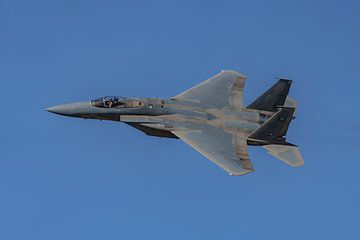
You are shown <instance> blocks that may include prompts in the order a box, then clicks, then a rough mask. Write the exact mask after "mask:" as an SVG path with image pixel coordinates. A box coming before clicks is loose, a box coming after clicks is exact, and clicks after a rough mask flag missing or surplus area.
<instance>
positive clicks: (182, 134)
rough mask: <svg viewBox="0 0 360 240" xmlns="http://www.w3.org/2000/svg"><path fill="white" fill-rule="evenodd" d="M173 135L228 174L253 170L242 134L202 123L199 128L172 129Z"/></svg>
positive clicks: (237, 174) (239, 173)
mask: <svg viewBox="0 0 360 240" xmlns="http://www.w3.org/2000/svg"><path fill="white" fill-rule="evenodd" d="M172 133H173V134H174V135H176V136H177V137H179V138H180V139H182V140H183V141H184V142H186V143H187V144H189V145H190V146H192V147H193V148H195V149H196V150H197V151H199V152H200V153H201V154H203V155H204V156H205V157H207V158H208V159H210V160H211V161H212V162H214V163H215V164H216V165H218V166H219V167H221V168H222V169H224V170H225V171H227V172H229V173H230V175H236V176H239V175H243V174H246V173H250V172H253V171H254V169H253V167H252V164H251V161H250V159H249V155H248V152H247V141H246V138H245V137H244V136H243V135H242V134H238V135H232V134H230V133H228V132H225V131H224V130H223V129H221V128H217V127H213V126H208V125H204V126H201V128H200V129H199V130H188V131H173V132H172Z"/></svg>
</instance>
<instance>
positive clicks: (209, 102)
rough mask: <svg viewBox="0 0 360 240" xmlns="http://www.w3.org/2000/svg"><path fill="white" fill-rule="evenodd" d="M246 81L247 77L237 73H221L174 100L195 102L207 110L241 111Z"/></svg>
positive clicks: (226, 71) (230, 71)
mask: <svg viewBox="0 0 360 240" xmlns="http://www.w3.org/2000/svg"><path fill="white" fill-rule="evenodd" d="M245 80H246V77H245V76H244V75H242V74H240V73H238V72H236V71H232V70H225V71H221V72H220V73H219V74H217V75H215V76H213V77H211V78H209V79H208V80H206V81H204V82H202V83H200V84H198V85H196V86H195V87H192V88H190V89H188V90H186V91H185V92H183V93H180V94H179V95H177V96H175V97H173V98H172V99H174V100H183V101H191V102H195V103H197V104H198V105H199V106H201V107H202V108H205V109H208V108H224V107H230V108H232V109H238V110H240V109H241V108H243V107H244V103H243V89H244V85H245Z"/></svg>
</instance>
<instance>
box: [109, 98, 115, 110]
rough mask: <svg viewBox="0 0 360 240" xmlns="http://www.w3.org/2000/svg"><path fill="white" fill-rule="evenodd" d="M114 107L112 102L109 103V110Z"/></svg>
mask: <svg viewBox="0 0 360 240" xmlns="http://www.w3.org/2000/svg"><path fill="white" fill-rule="evenodd" d="M113 106H114V102H113V101H111V100H110V101H109V108H112V107H113Z"/></svg>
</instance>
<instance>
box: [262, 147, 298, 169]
mask: <svg viewBox="0 0 360 240" xmlns="http://www.w3.org/2000/svg"><path fill="white" fill-rule="evenodd" d="M263 147H264V148H265V149H266V150H267V152H268V153H269V154H270V155H272V156H274V157H276V158H278V159H280V160H281V161H283V162H284V163H286V164H288V165H290V166H292V167H299V166H302V165H304V160H303V158H302V156H301V153H300V151H299V148H298V147H296V146H289V145H275V144H270V145H266V146H263Z"/></svg>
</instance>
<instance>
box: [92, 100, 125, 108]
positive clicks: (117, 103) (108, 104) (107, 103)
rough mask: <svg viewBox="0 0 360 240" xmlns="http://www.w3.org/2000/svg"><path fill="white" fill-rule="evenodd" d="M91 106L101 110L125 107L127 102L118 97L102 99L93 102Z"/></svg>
mask: <svg viewBox="0 0 360 240" xmlns="http://www.w3.org/2000/svg"><path fill="white" fill-rule="evenodd" d="M91 105H92V106H94V107H101V108H113V107H124V105H125V102H124V99H123V98H118V97H101V98H98V99H95V100H92V101H91Z"/></svg>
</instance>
